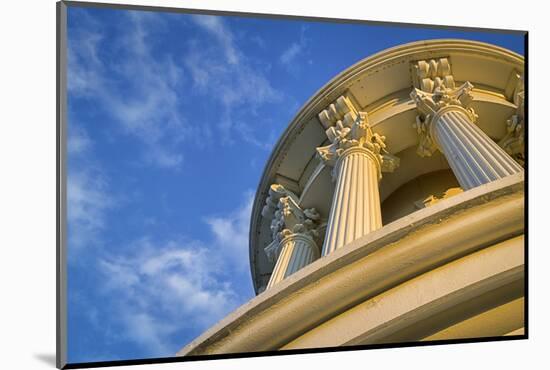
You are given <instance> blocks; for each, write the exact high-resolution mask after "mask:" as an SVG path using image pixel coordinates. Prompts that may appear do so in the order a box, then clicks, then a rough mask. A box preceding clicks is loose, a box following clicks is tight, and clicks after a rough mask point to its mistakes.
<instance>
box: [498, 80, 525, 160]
mask: <svg viewBox="0 0 550 370" xmlns="http://www.w3.org/2000/svg"><path fill="white" fill-rule="evenodd" d="M520 81H521V82H523V76H522V78H521V80H520ZM514 103H515V104H516V107H517V108H516V113H515V114H514V115H512V116H511V117H510V118H509V119H508V120H507V121H506V135H504V137H503V138H502V139H501V140H500V141H499V142H498V145H500V147H501V148H502V149H504V150H505V151H506V153H508V154H509V155H510V156H511V157H512V158H514V159H515V160H516V162H518V163H519V164H520V165H522V166H524V165H525V92H524V90H523V87H522V86H521V87H517V88H516V93H515V94H514Z"/></svg>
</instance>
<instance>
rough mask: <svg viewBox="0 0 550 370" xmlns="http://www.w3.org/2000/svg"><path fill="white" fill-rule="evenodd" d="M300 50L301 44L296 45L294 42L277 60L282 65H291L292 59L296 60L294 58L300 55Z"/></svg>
mask: <svg viewBox="0 0 550 370" xmlns="http://www.w3.org/2000/svg"><path fill="white" fill-rule="evenodd" d="M302 48H303V46H302V45H301V44H298V43H296V42H293V43H292V45H290V46H289V47H288V49H286V50H285V51H284V52H283V53H282V54H281V56H280V58H279V60H280V61H281V63H283V64H289V63H291V62H292V61H293V60H294V58H296V56H297V55H298V54H300V52H301V51H302Z"/></svg>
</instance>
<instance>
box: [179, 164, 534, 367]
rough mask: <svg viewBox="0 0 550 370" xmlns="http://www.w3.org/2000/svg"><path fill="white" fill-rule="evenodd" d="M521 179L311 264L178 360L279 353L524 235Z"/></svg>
mask: <svg viewBox="0 0 550 370" xmlns="http://www.w3.org/2000/svg"><path fill="white" fill-rule="evenodd" d="M523 180H524V176H523V173H518V174H515V175H512V176H508V177H506V178H503V179H500V180H497V181H494V182H491V183H488V184H485V185H482V186H479V187H477V188H475V189H472V190H470V191H467V192H464V193H462V194H458V195H456V196H454V197H451V198H449V199H445V200H443V201H441V202H439V203H437V204H434V205H433V206H431V207H428V208H425V209H422V210H419V211H418V212H415V213H414V214H411V215H410V216H409V217H407V218H406V219H403V220H401V221H397V222H392V223H391V224H389V225H387V226H385V227H383V228H382V229H379V230H377V231H376V232H373V233H371V234H369V235H367V236H365V237H363V238H361V239H358V240H356V241H354V242H353V243H351V244H350V245H349V247H348V248H342V249H340V250H338V251H336V252H335V253H333V254H331V255H328V256H327V257H325V258H320V259H318V260H317V261H315V262H314V263H312V264H310V265H308V266H306V267H305V268H303V269H302V270H300V271H298V272H297V273H296V274H294V275H292V276H291V277H289V278H288V279H285V280H284V281H283V282H281V283H280V284H278V285H277V286H276V287H274V288H273V289H269V290H266V291H265V292H264V293H262V294H260V295H258V296H257V297H255V298H254V299H252V300H251V301H249V302H248V303H246V304H245V305H243V306H242V307H240V308H239V309H237V310H236V311H234V312H233V313H231V314H230V315H229V316H227V317H226V318H225V319H223V320H222V321H220V322H219V323H218V324H216V325H215V326H214V327H212V328H210V329H209V330H207V331H206V332H205V333H203V334H202V335H201V336H200V337H198V338H197V339H195V340H194V341H192V342H191V343H189V344H188V345H187V346H185V347H184V348H182V350H180V351H179V352H178V353H177V355H178V356H195V355H204V354H215V353H239V352H240V353H242V352H252V351H268V350H276V349H279V348H281V347H282V346H284V345H285V344H287V343H290V342H291V341H292V340H294V339H295V338H297V337H298V336H300V335H302V334H303V333H305V332H307V331H308V330H310V329H311V328H314V327H319V325H320V324H321V323H322V322H326V321H327V320H330V319H331V318H333V317H335V316H336V315H339V314H340V313H342V311H343V310H345V309H346V307H347V308H349V307H352V306H353V305H356V304H359V303H361V302H364V301H365V300H367V299H369V298H372V297H373V296H374V295H375V294H379V293H380V292H384V291H387V290H389V289H391V288H393V287H395V286H397V285H399V284H401V283H403V282H405V281H409V280H411V279H412V278H413V277H415V276H419V275H421V274H424V273H426V272H428V271H431V270H434V269H435V268H437V267H439V266H442V265H444V264H447V263H449V261H452V260H455V259H458V258H462V257H464V256H466V255H468V254H471V253H475V252H476V251H479V250H482V249H484V248H487V247H489V246H491V245H493V244H495V243H499V242H502V241H503V240H506V239H509V238H512V237H515V236H518V235H521V234H523V231H524V221H525V220H524V194H523V192H524V182H523ZM400 261H401V262H403V261H415V262H414V263H405V264H403V263H400ZM273 333H278V335H273Z"/></svg>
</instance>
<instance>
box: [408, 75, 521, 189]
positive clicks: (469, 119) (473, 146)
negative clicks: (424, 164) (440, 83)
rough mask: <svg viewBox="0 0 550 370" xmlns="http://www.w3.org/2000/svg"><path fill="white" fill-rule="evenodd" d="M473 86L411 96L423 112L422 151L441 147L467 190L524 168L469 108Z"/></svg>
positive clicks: (419, 123)
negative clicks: (487, 130)
mask: <svg viewBox="0 0 550 370" xmlns="http://www.w3.org/2000/svg"><path fill="white" fill-rule="evenodd" d="M472 88H473V86H472V85H471V84H470V83H469V82H466V83H465V84H464V85H462V86H461V87H459V88H457V89H447V88H438V89H436V91H435V92H434V93H433V94H432V93H428V92H424V91H421V90H419V89H414V90H413V92H412V93H411V97H412V98H413V100H414V101H415V102H416V104H417V107H418V110H419V111H420V115H419V116H418V117H417V122H416V125H415V126H416V128H417V130H418V132H419V134H420V144H419V149H418V153H419V154H420V155H423V156H424V155H431V154H432V153H433V151H434V150H436V149H439V150H440V151H441V152H442V153H443V154H444V155H445V158H446V159H447V161H448V162H449V166H450V167H451V169H452V171H453V173H454V174H455V176H456V178H457V180H458V182H459V184H460V186H461V187H462V188H463V189H464V190H468V189H471V188H474V187H476V186H479V185H482V184H485V183H488V182H491V181H494V180H497V179H500V178H503V177H506V176H509V175H512V174H515V173H518V172H521V171H523V168H522V167H521V166H520V165H519V164H518V163H517V162H516V161H515V160H514V159H513V158H512V157H511V156H510V155H509V154H508V153H506V151H504V149H502V148H501V147H500V146H499V145H498V144H497V143H496V142H494V141H493V140H492V139H491V138H490V137H489V136H487V134H485V133H484V132H483V131H482V130H481V129H480V128H479V127H478V126H477V125H475V123H474V121H475V119H476V118H477V116H476V114H475V113H474V111H473V110H472V109H470V108H468V106H469V104H470V102H471V101H472V96H471V93H470V92H471V90H472Z"/></svg>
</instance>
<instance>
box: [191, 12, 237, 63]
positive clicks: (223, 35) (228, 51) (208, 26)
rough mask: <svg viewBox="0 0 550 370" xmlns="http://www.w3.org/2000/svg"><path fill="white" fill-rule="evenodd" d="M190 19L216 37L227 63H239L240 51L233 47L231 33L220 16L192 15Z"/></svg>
mask: <svg viewBox="0 0 550 370" xmlns="http://www.w3.org/2000/svg"><path fill="white" fill-rule="evenodd" d="M191 19H192V20H193V21H194V22H195V23H196V24H197V25H198V26H200V27H202V28H203V29H205V30H207V31H208V32H209V33H210V34H211V35H213V36H214V37H215V38H216V39H217V41H218V42H219V44H221V46H222V48H223V50H224V53H225V59H226V60H227V62H228V63H229V64H238V63H239V61H240V59H241V57H240V54H241V53H240V52H239V51H238V50H237V48H236V47H235V44H234V41H233V39H234V37H233V33H232V32H231V31H230V30H229V29H228V28H227V26H226V25H225V23H224V22H223V20H222V18H221V17H218V16H212V15H193V16H192V18H191Z"/></svg>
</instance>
